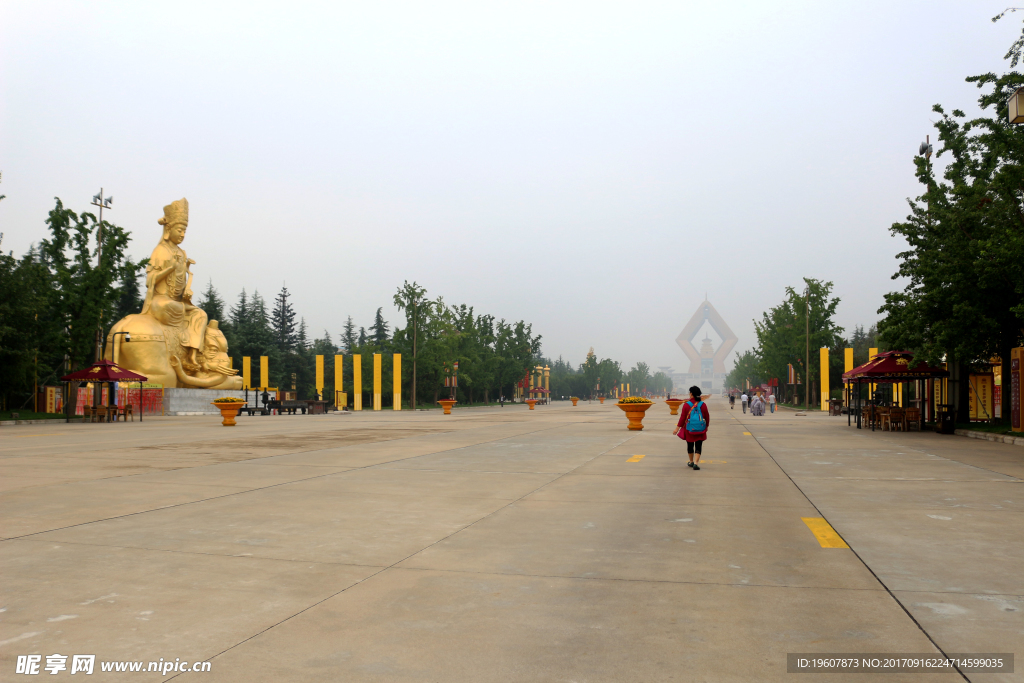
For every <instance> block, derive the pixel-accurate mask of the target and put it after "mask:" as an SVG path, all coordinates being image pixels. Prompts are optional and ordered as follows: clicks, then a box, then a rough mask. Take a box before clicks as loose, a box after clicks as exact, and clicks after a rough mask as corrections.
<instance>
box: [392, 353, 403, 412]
mask: <svg viewBox="0 0 1024 683" xmlns="http://www.w3.org/2000/svg"><path fill="white" fill-rule="evenodd" d="M391 374H392V376H393V377H394V380H395V387H394V396H393V397H392V399H391V409H392V410H401V409H402V354H400V353H396V354H395V358H394V360H393V361H392V367H391Z"/></svg>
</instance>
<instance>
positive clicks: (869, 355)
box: [867, 348, 879, 400]
mask: <svg viewBox="0 0 1024 683" xmlns="http://www.w3.org/2000/svg"><path fill="white" fill-rule="evenodd" d="M878 354H879V349H877V348H869V349H867V359H868V360H873V359H874V356H877V355H878ZM876 386H877V385H874V384H868V385H867V392H868V393H869V394H870V395H869V396H868V399H869V400H870V399H872V398H874V387H876Z"/></svg>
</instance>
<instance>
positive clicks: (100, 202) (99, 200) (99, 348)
mask: <svg viewBox="0 0 1024 683" xmlns="http://www.w3.org/2000/svg"><path fill="white" fill-rule="evenodd" d="M113 203H114V198H113V197H104V196H103V188H102V187H101V188H100V191H99V193H98V194H95V195H93V197H92V205H93V206H98V207H99V208H100V212H99V213H100V215H99V221H98V223H97V228H96V268H97V269H99V268H101V267H102V264H103V209H109V208H111V206H110V205H111V204H113ZM102 359H103V309H102V308H101V309H100V318H99V320H97V321H96V360H97V361H99V360H102ZM92 392H93V393H92V404H93V406H98V405H99V404H100V385H99V383H98V382H96V383H95V384H94V386H93V390H92Z"/></svg>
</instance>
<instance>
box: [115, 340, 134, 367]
mask: <svg viewBox="0 0 1024 683" xmlns="http://www.w3.org/2000/svg"><path fill="white" fill-rule="evenodd" d="M119 334H123V335H124V340H125V342H130V341H131V340H132V333H131V332H115V333H114V334H112V335H110V360H112V361H113V363H114V365H117V350H118V346H117V335H119Z"/></svg>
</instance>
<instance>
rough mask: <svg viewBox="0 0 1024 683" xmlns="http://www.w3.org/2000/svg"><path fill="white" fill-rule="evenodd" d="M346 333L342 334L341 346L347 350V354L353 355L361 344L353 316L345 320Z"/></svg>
mask: <svg viewBox="0 0 1024 683" xmlns="http://www.w3.org/2000/svg"><path fill="white" fill-rule="evenodd" d="M343 329H344V331H343V332H342V333H341V346H342V348H343V349H345V353H352V349H354V348H355V347H356V346H357V345H358V344H359V339H358V338H357V337H356V325H355V323H353V322H352V316H348V318H347V319H346V320H345V327H344V328H343Z"/></svg>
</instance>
